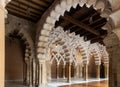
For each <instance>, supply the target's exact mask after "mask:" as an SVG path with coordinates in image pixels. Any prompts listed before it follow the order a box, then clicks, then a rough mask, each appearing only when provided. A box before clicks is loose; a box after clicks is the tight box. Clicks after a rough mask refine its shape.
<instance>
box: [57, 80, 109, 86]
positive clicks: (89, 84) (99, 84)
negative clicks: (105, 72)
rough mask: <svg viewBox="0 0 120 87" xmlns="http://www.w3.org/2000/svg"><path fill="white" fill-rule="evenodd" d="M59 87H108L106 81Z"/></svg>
mask: <svg viewBox="0 0 120 87" xmlns="http://www.w3.org/2000/svg"><path fill="white" fill-rule="evenodd" d="M59 87H108V81H100V82H89V83H82V84H72V85H64V86H59Z"/></svg>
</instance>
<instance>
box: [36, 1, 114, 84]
mask: <svg viewBox="0 0 120 87" xmlns="http://www.w3.org/2000/svg"><path fill="white" fill-rule="evenodd" d="M84 4H86V6H87V7H90V6H93V8H94V9H96V10H99V9H101V12H100V13H101V16H102V17H104V18H107V19H108V23H107V25H105V26H104V28H105V29H106V26H107V28H109V27H110V25H113V24H112V23H111V21H109V15H110V14H111V12H112V11H111V3H110V2H109V1H108V0H55V1H54V3H53V4H52V5H51V7H50V8H49V9H48V11H46V12H45V13H44V15H43V16H42V20H40V21H39V22H38V24H39V25H40V26H38V27H37V32H38V34H37V36H36V39H37V40H36V43H37V58H38V60H39V61H42V63H41V64H43V66H44V67H45V64H44V63H45V61H46V60H47V55H46V52H47V43H48V38H49V35H50V32H51V31H52V29H53V28H54V26H55V22H56V21H57V20H59V17H60V16H61V15H62V16H63V15H64V13H65V11H70V9H71V7H73V8H76V6H77V5H80V6H81V7H83V5H84ZM86 57H88V55H87V56H86ZM86 57H85V58H84V59H85V60H86V59H87V58H86ZM43 62H44V63H43ZM44 69H45V68H44ZM45 70H46V69H45ZM42 73H43V70H42ZM43 74H44V75H43V76H46V74H47V73H43ZM46 79H47V78H44V79H43V82H40V83H42V84H46V83H47V80H46ZM41 80H42V79H41Z"/></svg>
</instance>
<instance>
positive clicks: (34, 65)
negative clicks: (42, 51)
mask: <svg viewBox="0 0 120 87" xmlns="http://www.w3.org/2000/svg"><path fill="white" fill-rule="evenodd" d="M35 76H36V62H35V60H33V85H35Z"/></svg>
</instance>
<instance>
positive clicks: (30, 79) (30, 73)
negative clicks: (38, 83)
mask: <svg viewBox="0 0 120 87" xmlns="http://www.w3.org/2000/svg"><path fill="white" fill-rule="evenodd" d="M29 87H32V60H31V59H30V60H29Z"/></svg>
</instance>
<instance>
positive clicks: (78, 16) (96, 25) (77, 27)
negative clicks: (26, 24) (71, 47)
mask: <svg viewBox="0 0 120 87" xmlns="http://www.w3.org/2000/svg"><path fill="white" fill-rule="evenodd" d="M54 1H55V0H12V1H11V2H10V3H9V4H8V5H7V6H6V9H7V10H8V13H9V14H12V15H15V16H18V17H20V18H24V19H27V20H29V21H32V22H34V23H37V22H38V20H39V19H40V18H41V16H42V15H43V13H44V12H45V11H46V10H47V9H48V8H49V7H50V6H51V5H52V3H53V2H54ZM100 12H101V11H100V10H95V9H94V8H93V7H92V6H91V7H89V8H88V7H87V6H86V5H84V6H83V7H80V6H79V5H78V6H77V7H76V8H73V7H72V8H71V9H70V11H69V12H67V11H66V12H65V14H64V16H60V18H59V21H56V23H55V27H57V26H62V27H63V28H64V30H65V31H66V30H69V31H70V32H75V34H76V35H80V36H84V37H85V40H91V42H92V43H94V42H100V43H103V39H104V37H105V36H106V35H107V31H106V30H103V29H102V26H104V25H105V24H106V22H107V20H106V19H105V18H102V17H101V16H100Z"/></svg>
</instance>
